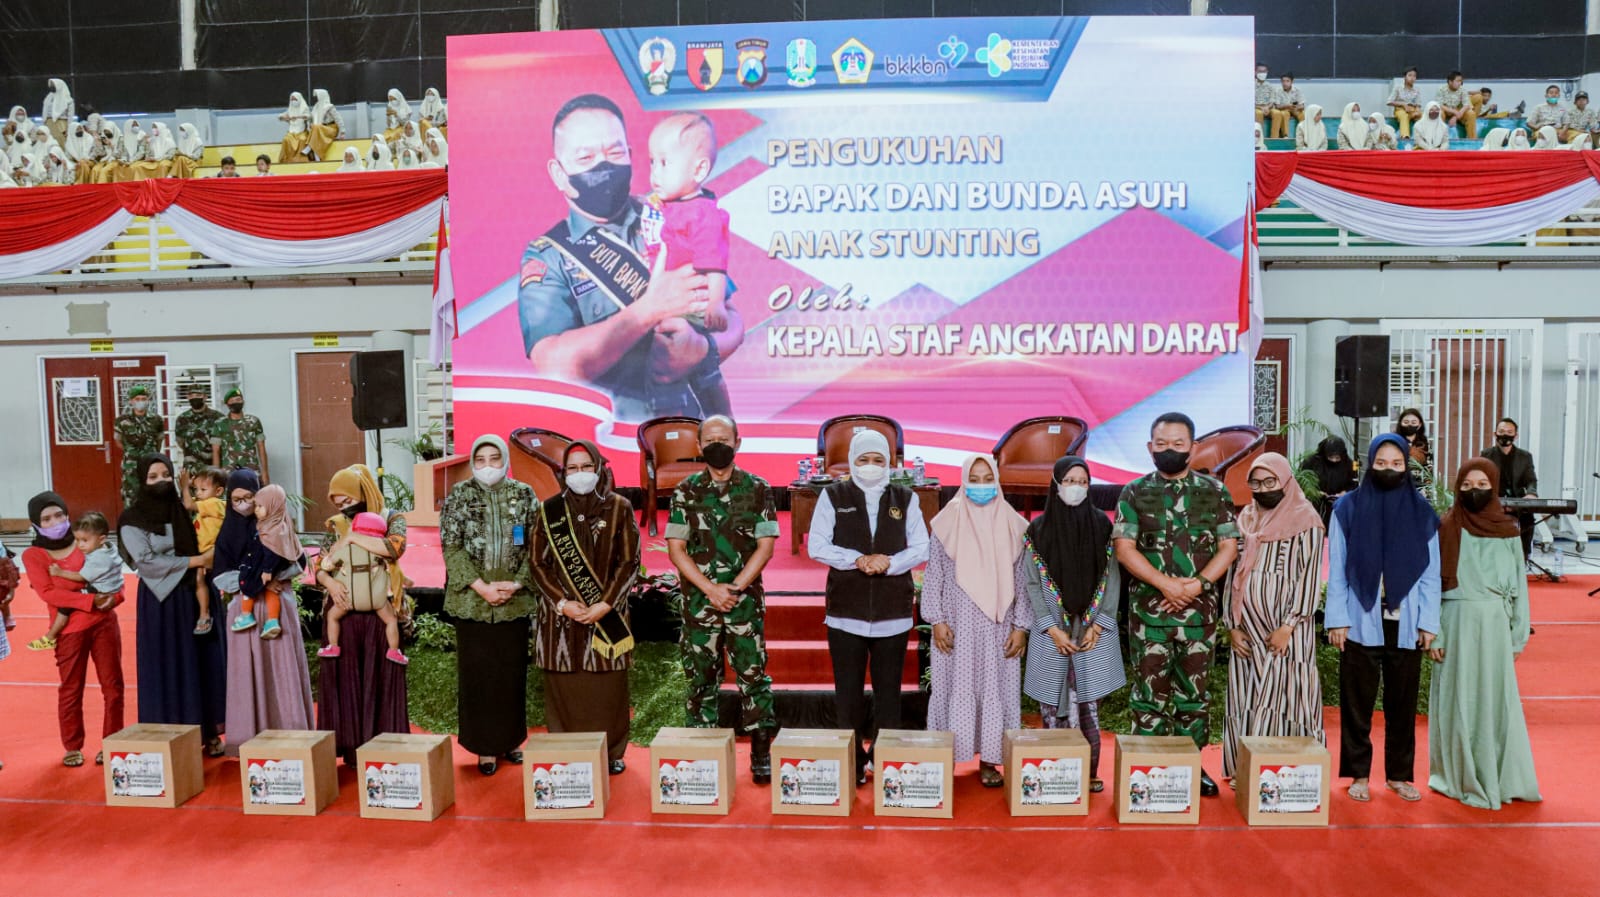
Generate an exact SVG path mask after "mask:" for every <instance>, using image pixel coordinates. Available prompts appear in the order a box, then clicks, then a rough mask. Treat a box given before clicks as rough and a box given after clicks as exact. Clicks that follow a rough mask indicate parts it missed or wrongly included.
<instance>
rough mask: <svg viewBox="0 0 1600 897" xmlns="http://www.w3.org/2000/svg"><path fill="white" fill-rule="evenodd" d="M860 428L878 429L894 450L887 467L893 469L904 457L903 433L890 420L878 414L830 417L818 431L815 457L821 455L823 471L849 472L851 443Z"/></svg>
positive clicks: (832, 473) (837, 473) (904, 439)
mask: <svg viewBox="0 0 1600 897" xmlns="http://www.w3.org/2000/svg"><path fill="white" fill-rule="evenodd" d="M862 429H871V430H877V431H878V432H879V433H882V434H883V438H884V439H886V440H888V442H889V445H890V446H891V447H892V449H893V451H894V457H893V458H890V459H889V466H890V467H896V466H899V465H900V463H901V462H902V461H903V460H904V459H905V456H906V434H905V431H904V430H902V429H900V424H899V423H898V422H897V421H895V419H894V418H892V417H883V416H881V415H877V414H846V415H843V416H840V417H834V418H829V419H828V420H825V421H823V422H822V426H821V427H819V428H817V454H819V455H821V456H822V459H823V462H822V467H823V469H824V470H825V471H826V472H827V473H829V474H831V475H833V476H836V477H837V476H843V475H845V474H847V473H849V472H850V458H849V455H850V440H851V439H853V438H855V435H856V432H857V431H859V430H862Z"/></svg>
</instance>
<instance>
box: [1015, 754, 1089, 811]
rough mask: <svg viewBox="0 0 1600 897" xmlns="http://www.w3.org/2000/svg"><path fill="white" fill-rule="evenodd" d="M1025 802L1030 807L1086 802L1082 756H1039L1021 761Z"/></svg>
mask: <svg viewBox="0 0 1600 897" xmlns="http://www.w3.org/2000/svg"><path fill="white" fill-rule="evenodd" d="M1021 773H1022V783H1021V787H1022V804H1023V806H1030V807H1044V806H1050V807H1055V806H1074V805H1077V804H1081V803H1083V758H1082V757H1037V758H1031V759H1024V760H1023V761H1022V770H1021Z"/></svg>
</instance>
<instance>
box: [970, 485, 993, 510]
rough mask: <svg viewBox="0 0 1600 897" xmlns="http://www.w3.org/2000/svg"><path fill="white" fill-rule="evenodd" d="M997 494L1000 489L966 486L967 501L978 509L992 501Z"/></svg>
mask: <svg viewBox="0 0 1600 897" xmlns="http://www.w3.org/2000/svg"><path fill="white" fill-rule="evenodd" d="M999 494H1000V487H998V486H984V485H979V484H977V483H968V484H967V500H968V501H970V502H972V503H973V504H975V505H978V506H980V507H981V506H983V505H986V504H988V503H989V502H991V501H994V497H995V496H996V495H999Z"/></svg>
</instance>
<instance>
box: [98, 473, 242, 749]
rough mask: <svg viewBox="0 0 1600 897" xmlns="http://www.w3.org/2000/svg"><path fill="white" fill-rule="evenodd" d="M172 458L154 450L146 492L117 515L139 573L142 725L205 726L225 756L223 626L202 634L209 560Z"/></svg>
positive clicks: (142, 484) (128, 556) (139, 476)
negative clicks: (198, 587) (200, 580)
mask: <svg viewBox="0 0 1600 897" xmlns="http://www.w3.org/2000/svg"><path fill="white" fill-rule="evenodd" d="M173 470H174V467H173V465H172V461H171V460H170V459H168V458H167V457H165V456H163V455H146V456H144V457H143V458H140V459H139V464H138V466H137V467H136V468H135V470H134V476H135V482H137V483H138V484H139V493H138V494H137V495H136V496H135V497H134V500H133V504H131V505H129V506H128V509H127V510H125V511H123V512H122V516H121V517H120V518H118V520H117V537H118V541H119V543H120V546H121V550H122V557H123V559H124V560H126V561H127V562H128V564H129V565H130V566H132V567H133V568H134V570H135V571H136V572H137V573H138V574H139V604H138V616H137V618H136V619H137V621H138V628H137V631H136V634H135V639H134V641H135V643H136V644H137V646H138V649H137V654H138V661H137V664H138V665H137V669H138V671H139V722H141V723H174V724H188V725H198V726H200V734H201V737H202V738H204V739H205V743H206V753H207V754H208V755H210V756H213V757H220V756H222V739H221V738H220V737H219V733H220V732H221V730H222V725H223V716H224V702H225V697H224V695H225V686H226V675H227V671H226V666H225V664H224V661H223V653H222V651H223V649H222V637H221V635H220V634H219V630H221V629H222V627H220V626H219V627H217V629H216V630H213V631H212V632H210V633H207V634H206V635H195V634H194V626H195V622H196V620H198V619H199V616H200V606H199V604H198V603H197V602H196V600H195V593H194V574H193V573H192V572H191V571H193V570H195V569H196V568H199V567H204V566H206V565H208V564H209V563H210V561H211V552H209V551H208V552H206V553H205V554H201V553H200V548H199V541H198V539H197V537H196V536H195V530H194V522H193V520H191V519H190V517H189V512H188V511H187V510H185V508H184V507H183V500H182V499H181V498H179V497H178V490H177V487H176V485H175V484H174V482H173Z"/></svg>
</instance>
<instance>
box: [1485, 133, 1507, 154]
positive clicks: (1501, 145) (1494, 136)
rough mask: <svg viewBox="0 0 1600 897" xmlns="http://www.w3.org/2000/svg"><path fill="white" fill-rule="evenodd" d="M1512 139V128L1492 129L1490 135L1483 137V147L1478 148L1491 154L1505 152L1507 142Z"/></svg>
mask: <svg viewBox="0 0 1600 897" xmlns="http://www.w3.org/2000/svg"><path fill="white" fill-rule="evenodd" d="M1510 139H1511V129H1510V128H1490V129H1489V133H1487V134H1485V135H1483V146H1480V147H1478V149H1480V150H1490V151H1491V152H1492V151H1494V150H1503V149H1505V148H1506V141H1507V140H1510Z"/></svg>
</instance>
